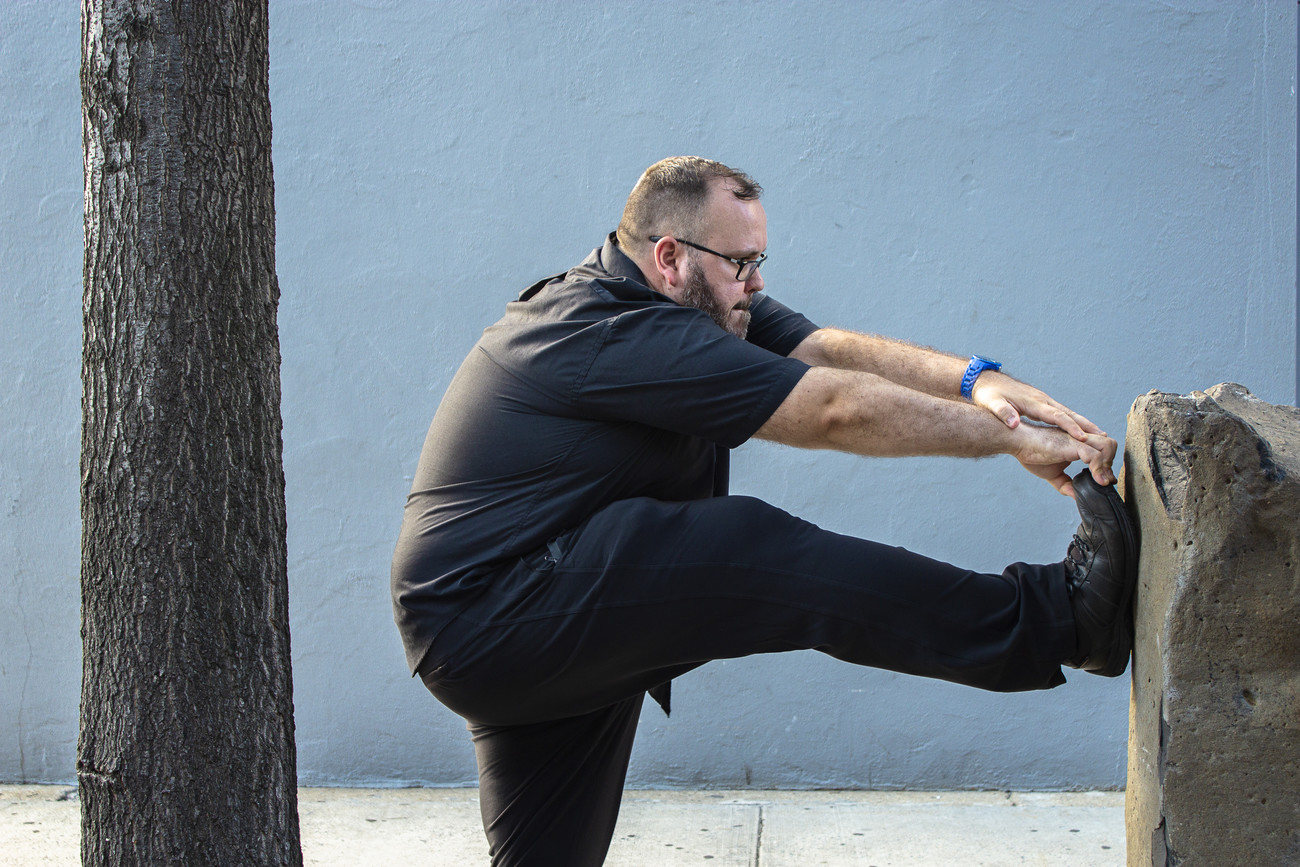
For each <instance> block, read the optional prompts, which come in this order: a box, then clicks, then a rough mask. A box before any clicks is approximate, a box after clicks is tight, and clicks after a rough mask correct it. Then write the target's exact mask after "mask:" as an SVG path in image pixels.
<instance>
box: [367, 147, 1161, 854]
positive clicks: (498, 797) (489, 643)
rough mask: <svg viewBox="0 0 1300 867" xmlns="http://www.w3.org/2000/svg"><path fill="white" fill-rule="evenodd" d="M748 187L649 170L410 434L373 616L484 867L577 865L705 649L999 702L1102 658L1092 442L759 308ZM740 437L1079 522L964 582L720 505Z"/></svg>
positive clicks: (1119, 548) (981, 379)
mask: <svg viewBox="0 0 1300 867" xmlns="http://www.w3.org/2000/svg"><path fill="white" fill-rule="evenodd" d="M761 192H762V191H761V189H760V187H759V186H758V184H756V183H755V182H754V181H753V180H752V179H751V178H749V177H748V176H747V175H745V174H744V173H743V172H739V171H736V170H733V169H730V168H728V167H726V166H724V165H722V164H721V163H717V162H714V161H711V160H705V159H700V158H698V157H675V158H671V159H667V160H663V161H661V162H658V163H656V164H655V165H653V166H651V167H650V168H649V169H647V170H646V172H645V173H644V174H643V175H642V177H641V179H640V181H638V183H637V185H636V187H635V188H634V189H633V191H632V194H631V196H630V197H629V198H628V201H627V205H626V208H625V210H624V212H623V218H622V220H621V222H620V223H619V226H618V231H617V232H615V233H612V234H611V235H610V236H609V237H608V238H606V240H605V242H604V243H603V244H602V245H601V246H600V247H597V248H596V249H595V250H594V251H592V253H591V255H590V256H588V257H587V258H586V259H585V260H584V261H583V262H582V263H581V264H579V265H578V266H577V267H575V268H572V269H570V270H569V271H567V272H565V273H563V274H559V275H556V276H554V277H550V278H548V279H545V280H541V281H539V282H538V283H536V284H535V285H533V286H532V287H530V288H528V289H527V290H525V291H524V292H523V293H522V294H521V295H520V296H519V298H518V300H516V301H513V302H511V303H509V304H507V305H506V312H505V316H504V317H503V318H502V319H501V320H500V321H499V322H497V323H496V324H495V325H493V326H491V327H490V328H488V329H487V330H486V331H484V333H483V336H482V338H481V339H480V340H479V341H478V343H477V344H476V345H475V346H474V348H473V349H472V350H471V351H470V354H469V356H468V357H467V358H466V359H465V362H464V363H463V364H462V366H461V368H460V370H459V372H458V373H457V374H456V376H455V377H454V378H453V380H452V382H451V385H450V386H449V387H448V389H447V393H446V395H445V396H444V398H443V400H442V403H441V405H440V406H439V407H438V411H437V413H436V415H435V416H434V419H433V424H432V425H431V427H430V428H429V433H428V437H427V439H426V440H425V444H424V450H423V452H422V454H421V456H420V463H419V468H418V469H417V471H416V475H415V481H414V484H413V485H412V488H411V494H410V497H409V498H408V500H407V504H406V511H405V518H404V521H403V524H402V529H401V534H400V537H399V539H398V542H397V550H396V553H395V555H394V558H393V573H392V590H393V608H394V613H395V618H396V620H397V625H398V627H399V629H400V631H401V634H402V638H403V641H404V643H405V647H406V653H407V660H408V662H409V664H410V666H411V669H412V670H413V671H414V672H416V673H418V674H419V675H420V676H421V678H422V679H423V681H424V684H425V685H426V686H427V687H428V689H429V691H430V692H432V693H433V694H434V696H436V697H437V698H438V700H439V701H441V702H442V703H443V704H445V705H446V706H447V707H449V708H451V709H452V710H453V711H455V712H456V713H458V714H460V715H461V716H463V717H464V718H465V719H466V720H467V721H468V723H469V730H470V732H471V734H472V735H473V741H474V749H475V754H476V757H477V759H478V768H479V782H480V800H481V804H482V811H483V824H484V828H485V830H486V832H487V837H488V841H489V845H490V850H491V855H492V863H493V864H495V865H598V864H600V863H602V861H603V860H604V857H605V853H606V851H607V850H608V847H609V842H610V839H611V837H612V836H613V833H614V824H615V820H616V819H617V816H618V806H619V800H620V797H621V793H622V787H623V780H624V777H625V775H626V771H627V763H628V756H629V754H630V751H631V748H632V740H633V735H634V733H635V731H636V725H637V719H638V716H639V713H640V710H641V703H642V700H643V699H644V697H645V694H646V693H647V692H649V693H650V694H651V695H652V696H653V697H655V698H656V699H657V700H659V702H660V704H662V705H663V706H664V709H665V711H666V710H667V706H668V682H669V681H670V680H671V679H672V678H674V677H676V676H678V675H680V674H683V673H685V672H687V671H690V670H691V669H693V668H696V667H698V666H700V665H703V664H704V663H706V662H708V661H709V660H712V659H725V658H730V657H739V656H746V655H748V654H752V653H771V652H775V651H783V650H799V649H808V648H812V649H816V650H820V651H822V652H823V653H827V654H830V655H831V656H834V657H836V658H838V659H842V660H845V661H846V662H851V663H854V664H856V665H868V666H874V667H877V668H884V669H889V670H891V671H898V672H904V673H908V674H915V675H921V676H924V677H936V678H942V679H944V680H949V681H953V682H955V683H962V684H967V685H969V686H975V687H979V688H981V689H988V690H997V691H1012V690H1027V689H1048V688H1051V687H1054V686H1058V685H1060V684H1062V683H1064V682H1065V678H1064V677H1063V676H1062V674H1061V666H1062V665H1063V664H1064V665H1068V666H1072V667H1074V668H1081V669H1084V670H1086V671H1091V672H1094V673H1096V674H1100V675H1104V676H1108V677H1113V676H1116V675H1119V674H1121V673H1122V672H1123V671H1124V670H1125V668H1126V667H1127V664H1128V655H1129V651H1130V649H1131V645H1132V629H1133V627H1132V616H1131V609H1130V600H1131V595H1132V591H1133V585H1134V583H1135V581H1136V572H1137V543H1136V539H1135V538H1134V533H1133V530H1132V527H1131V525H1130V523H1129V520H1128V518H1127V516H1126V514H1125V511H1124V506H1123V503H1122V501H1121V500H1120V499H1119V496H1118V495H1117V494H1116V493H1115V491H1114V488H1113V487H1110V485H1112V484H1113V483H1114V481H1115V476H1114V474H1113V473H1112V471H1111V464H1112V462H1113V460H1114V457H1115V450H1116V443H1115V441H1114V440H1113V439H1111V438H1110V437H1108V436H1106V435H1105V434H1104V433H1102V432H1101V431H1100V430H1099V429H1098V428H1097V426H1096V425H1094V424H1092V422H1090V421H1088V420H1087V419H1086V418H1084V417H1083V416H1081V415H1078V414H1076V413H1074V412H1072V411H1070V410H1069V409H1067V408H1066V407H1064V406H1062V405H1061V404H1059V403H1057V402H1056V401H1054V400H1052V399H1051V398H1050V397H1048V396H1047V395H1046V394H1044V393H1043V392H1041V391H1039V390H1037V389H1035V388H1033V387H1031V386H1029V385H1026V384H1024V383H1022V382H1019V381H1017V380H1015V379H1012V378H1011V377H1009V376H1006V375H1004V374H1002V373H1001V372H1000V371H999V369H998V368H999V365H997V364H996V363H995V362H991V361H989V360H987V359H983V358H980V357H978V356H976V357H973V358H971V359H969V360H967V359H965V358H957V357H954V356H950V355H946V354H943V353H940V352H936V351H933V350H930V349H925V348H920V347H916V346H912V345H909V344H906V343H900V342H896V341H892V340H887V339H884V338H881V337H874V336H865V335H861V334H854V333H851V332H848V331H840V330H836V329H831V328H818V327H817V326H815V325H813V324H812V323H811V322H809V321H808V320H807V319H805V318H804V317H803V316H801V315H799V314H798V313H795V312H794V311H792V310H790V309H789V308H787V307H784V306H782V305H781V304H780V303H778V302H777V301H776V300H774V299H773V298H771V297H768V296H767V295H765V294H763V293H762V289H763V277H762V273H761V271H760V266H761V265H762V263H763V260H764V259H766V255H765V253H764V251H765V250H766V249H767V221H766V216H765V214H764V211H763V205H762V204H761V202H760V201H759V196H760V194H761ZM1022 419H1028V420H1032V421H1035V422H1038V424H1026V423H1023V422H1022ZM750 437H758V438H760V439H766V440H772V441H775V442H779V443H785V444H787V445H791V446H797V447H800V448H818V449H837V450H839V451H845V452H853V453H855V454H861V455H882V456H888V455H952V456H957V457H982V456H986V455H993V454H1009V455H1013V456H1014V457H1015V458H1016V459H1017V460H1019V461H1020V463H1021V465H1022V466H1024V467H1025V469H1027V470H1029V471H1030V472H1031V473H1034V474H1035V475H1037V476H1040V477H1042V478H1044V479H1046V480H1047V481H1049V482H1050V483H1051V484H1052V485H1053V486H1054V487H1055V488H1056V489H1057V490H1059V491H1060V492H1062V493H1064V494H1066V495H1070V496H1073V497H1075V499H1076V502H1077V504H1078V507H1079V512H1080V515H1081V518H1082V523H1081V525H1080V527H1079V531H1078V533H1077V534H1076V536H1075V539H1074V540H1073V541H1072V542H1071V543H1070V545H1069V547H1068V551H1067V556H1066V557H1065V559H1064V560H1063V561H1062V562H1058V563H1052V564H1047V565H1027V564H1024V563H1015V564H1013V565H1011V566H1008V567H1007V569H1006V570H1005V571H1004V572H1003V573H1002V574H1000V575H986V574H979V573H976V572H972V571H969V570H967V569H962V568H960V567H957V566H952V565H949V564H946V563H941V562H938V561H935V560H931V559H929V558H926V557H923V556H921V555H919V554H914V553H911V552H909V551H905V550H903V549H901V548H894V547H889V546H885V545H881V544H878V543H876V542H870V541H867V540H864V539H858V538H853V537H850V536H843V535H839V534H836V533H831V532H828V531H826V530H823V529H821V528H819V527H817V526H814V525H813V524H810V523H808V522H806V521H802V520H800V519H799V518H796V517H794V516H792V515H789V514H787V513H786V512H783V511H781V510H780V509H778V508H776V507H774V506H771V505H768V504H767V503H765V502H762V501H761V500H757V499H753V498H750V497H740V496H728V495H727V460H728V450H729V449H732V448H735V447H737V446H739V445H740V444H741V443H743V442H745V441H746V440H747V439H749V438H750ZM1074 461H1081V462H1082V463H1084V464H1085V465H1086V468H1085V469H1084V470H1083V471H1081V472H1080V473H1079V474H1078V475H1077V476H1076V477H1075V478H1074V479H1073V480H1071V479H1070V477H1069V476H1068V475H1067V474H1066V468H1067V467H1068V466H1069V465H1070V464H1071V463H1073V462H1074Z"/></svg>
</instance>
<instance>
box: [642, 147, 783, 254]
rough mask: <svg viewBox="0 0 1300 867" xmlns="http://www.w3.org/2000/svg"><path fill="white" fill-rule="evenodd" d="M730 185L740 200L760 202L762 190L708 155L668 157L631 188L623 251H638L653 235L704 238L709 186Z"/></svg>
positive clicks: (744, 175)
mask: <svg viewBox="0 0 1300 867" xmlns="http://www.w3.org/2000/svg"><path fill="white" fill-rule="evenodd" d="M715 180H725V181H729V182H730V184H729V187H730V189H731V194H732V195H734V196H735V197H736V198H738V199H745V200H750V199H757V198H758V197H759V196H761V195H762V194H763V188H762V187H760V186H759V185H758V182H756V181H755V180H754V179H753V178H751V177H750V176H749V175H747V174H745V173H744V172H742V171H739V170H738V169H733V168H731V167H729V166H724V165H723V164H722V163H720V162H717V161H716V160H706V159H704V158H703V157H669V158H668V159H665V160H660V161H659V162H657V163H655V164H654V165H652V166H651V167H650V168H648V169H646V170H645V172H644V173H643V174H642V175H641V180H639V181H637V182H636V186H635V187H633V188H632V194H631V195H629V196H628V197H627V205H626V206H624V208H623V219H622V220H620V221H619V224H618V243H619V246H620V247H622V248H623V249H624V250H634V249H639V248H640V247H642V246H643V245H645V244H647V243H649V239H650V236H651V235H672V236H674V237H679V236H680V237H682V238H686V239H688V240H694V239H696V238H698V237H700V236H701V235H702V232H703V229H704V226H703V225H701V223H702V216H703V212H704V203H705V202H706V201H707V199H708V195H709V185H710V183H712V182H713V181H715Z"/></svg>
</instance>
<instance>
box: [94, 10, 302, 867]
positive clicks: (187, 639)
mask: <svg viewBox="0 0 1300 867" xmlns="http://www.w3.org/2000/svg"><path fill="white" fill-rule="evenodd" d="M267 29H268V21H267V2H266V0H175V2H169V0H83V3H82V64H81V89H82V118H83V144H84V153H85V182H86V225H85V242H86V250H85V273H84V278H85V294H84V318H85V333H84V343H83V356H82V382H83V395H82V416H83V429H82V457H81V512H82V571H81V587H82V650H83V667H82V670H83V677H82V695H81V736H80V743H79V745H78V759H77V777H78V781H79V786H80V797H81V804H82V807H81V810H82V838H81V839H82V843H81V850H82V863H83V864H84V865H87V867H90V865H114V867H119V865H135V864H185V865H191V867H193V865H209V864H212V865H215V864H221V865H228V864H293V865H296V864H301V862H302V856H301V852H300V847H299V836H298V810H297V789H296V783H297V780H296V767H297V760H296V754H295V748H294V739H293V695H292V680H291V674H290V658H289V621H288V590H287V566H286V556H285V506H284V471H283V464H282V457H281V455H282V449H281V439H280V431H281V425H280V350H279V339H278V336H277V330H276V307H277V304H278V300H279V287H278V285H277V282H276V277H275V226H274V218H275V213H274V193H273V181H272V174H271V110H270V100H269V96H268V81H267V78H268V59H267V47H268V37H267Z"/></svg>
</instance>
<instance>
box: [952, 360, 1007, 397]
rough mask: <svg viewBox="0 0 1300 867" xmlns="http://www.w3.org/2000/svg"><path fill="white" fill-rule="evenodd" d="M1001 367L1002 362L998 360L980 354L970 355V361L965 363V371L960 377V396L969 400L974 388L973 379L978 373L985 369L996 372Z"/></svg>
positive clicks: (975, 378) (977, 377)
mask: <svg viewBox="0 0 1300 867" xmlns="http://www.w3.org/2000/svg"><path fill="white" fill-rule="evenodd" d="M1001 369H1002V363H1001V362H1000V361H994V360H993V359H991V358H985V357H984V356H982V355H972V356H971V357H970V363H969V364H967V365H966V372H965V373H963V374H962V377H961V396H962V397H963V398H965V399H966V400H970V399H971V395H972V392H973V391H974V389H975V381H976V380H978V379H979V377H980V374H982V373H984V372H985V371H986V370H991V371H994V372H996V371H999V370H1001Z"/></svg>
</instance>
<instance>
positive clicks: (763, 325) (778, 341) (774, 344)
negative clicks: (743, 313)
mask: <svg viewBox="0 0 1300 867" xmlns="http://www.w3.org/2000/svg"><path fill="white" fill-rule="evenodd" d="M749 313H750V319H749V334H748V335H747V336H746V337H745V339H746V340H748V341H749V342H750V343H752V344H754V345H755V346H760V347H762V348H763V349H766V350H768V351H769V352H775V353H776V354H777V355H789V354H790V353H791V352H794V349H795V347H796V346H798V345H799V344H800V343H802V342H803V341H804V338H806V337H807V336H808V335H810V334H812V333H813V332H814V331H816V330H817V328H818V326H816V325H814V324H813V323H812V322H810V321H809V320H808V318H807V317H805V316H804V315H803V314H801V313H796V312H795V311H793V310H791V309H790V308H789V307H786V306H785V305H784V304H782V303H781V302H780V301H777V300H776V299H774V298H772V297H770V296H768V295H765V294H763V293H759V294H758V295H755V296H754V301H753V303H752V304H750V307H749Z"/></svg>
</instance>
